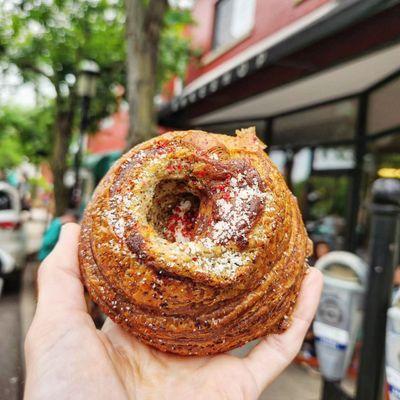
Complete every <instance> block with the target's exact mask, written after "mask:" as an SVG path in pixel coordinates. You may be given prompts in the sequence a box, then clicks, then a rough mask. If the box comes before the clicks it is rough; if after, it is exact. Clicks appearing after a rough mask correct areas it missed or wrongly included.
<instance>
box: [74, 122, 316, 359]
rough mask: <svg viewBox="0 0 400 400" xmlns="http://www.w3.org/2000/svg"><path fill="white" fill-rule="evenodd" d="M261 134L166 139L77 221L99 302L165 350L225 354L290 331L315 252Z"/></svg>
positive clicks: (136, 151)
mask: <svg viewBox="0 0 400 400" xmlns="http://www.w3.org/2000/svg"><path fill="white" fill-rule="evenodd" d="M264 147H265V146H264V145H263V144H262V143H261V142H260V141H259V140H258V139H257V137H256V135H255V131H254V129H247V130H242V131H238V132H237V134H236V136H226V135H217V134H208V133H206V132H202V131H185V132H171V133H167V134H164V135H162V136H160V137H157V138H154V139H152V140H149V141H147V142H145V143H142V144H141V145H139V146H136V147H135V148H133V149H132V150H130V151H129V152H128V153H126V154H125V155H124V156H123V157H122V158H121V159H120V160H119V161H118V162H117V163H116V164H115V165H114V166H113V167H112V169H111V170H110V171H109V173H108V174H107V175H106V176H105V177H104V178H103V180H102V182H101V183H100V185H99V186H98V188H97V189H96V191H95V194H94V196H93V199H92V201H91V202H90V204H89V205H88V207H87V209H86V211H85V215H84V219H83V222H82V229H81V237H80V248H79V261H80V268H81V272H82V276H83V280H84V283H85V285H86V287H87V289H88V291H89V294H90V296H91V297H92V299H93V300H94V301H95V302H96V303H97V304H98V305H99V306H100V307H101V309H102V310H103V311H104V312H105V313H106V314H107V315H108V316H109V317H110V318H111V319H112V320H114V321H115V322H116V323H118V324H120V325H121V326H122V327H123V328H124V329H125V330H127V331H129V332H130V333H132V334H133V335H134V336H135V337H137V338H138V339H139V340H141V341H143V342H145V343H147V344H149V345H151V346H154V347H156V348H158V349H159V350H162V351H168V352H172V353H177V354H182V355H189V354H197V355H205V354H215V353H220V352H225V351H228V350H230V349H233V348H235V347H238V346H240V345H243V344H245V343H246V342H248V341H250V340H253V339H255V338H258V337H260V336H263V335H267V334H271V333H279V332H282V331H284V330H285V329H286V327H287V326H288V324H289V320H290V315H291V313H292V310H293V307H294V304H295V302H296V299H297V294H298V292H299V289H300V285H301V282H302V279H303V277H304V274H305V272H306V268H307V264H306V258H307V256H308V255H309V254H310V250H311V246H310V240H309V239H308V236H307V233H306V231H305V228H304V225H303V222H302V219H301V215H300V212H299V209H298V206H297V201H296V199H295V197H294V196H293V195H292V194H291V193H290V191H289V190H288V188H287V186H286V184H285V182H284V180H283V178H282V176H281V175H280V173H279V171H278V170H277V168H276V167H275V165H274V164H273V163H272V162H271V161H270V159H269V158H268V156H267V155H266V154H265V152H264Z"/></svg>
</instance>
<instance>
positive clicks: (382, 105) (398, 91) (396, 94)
mask: <svg viewBox="0 0 400 400" xmlns="http://www.w3.org/2000/svg"><path fill="white" fill-rule="evenodd" d="M399 98H400V78H398V79H396V80H394V81H391V82H389V83H388V84H386V85H385V86H383V87H381V88H380V89H377V90H376V91H374V92H373V93H372V94H371V96H370V100H369V104H368V133H369V134H374V133H379V132H382V131H385V130H388V129H392V128H394V127H396V126H400V113H399Z"/></svg>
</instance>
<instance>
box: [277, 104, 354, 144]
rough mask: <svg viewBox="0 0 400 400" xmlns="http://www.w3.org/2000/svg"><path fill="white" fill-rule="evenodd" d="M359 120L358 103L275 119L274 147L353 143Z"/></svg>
mask: <svg viewBox="0 0 400 400" xmlns="http://www.w3.org/2000/svg"><path fill="white" fill-rule="evenodd" d="M356 118H357V102H356V100H346V101H341V102H339V103H334V104H328V105H325V106H320V107H317V108H313V109H311V110H306V111H299V112H297V113H294V114H290V115H286V116H283V117H279V118H276V119H275V120H274V145H286V144H288V143H290V144H292V145H312V144H318V143H321V142H323V143H329V142H336V141H339V140H349V139H350V140H351V139H353V138H354V133H355V126H356Z"/></svg>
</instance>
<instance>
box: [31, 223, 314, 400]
mask: <svg viewBox="0 0 400 400" xmlns="http://www.w3.org/2000/svg"><path fill="white" fill-rule="evenodd" d="M78 236H79V226H78V225H76V224H67V225H65V226H64V227H63V228H62V232H61V235H60V239H59V242H58V244H57V246H56V247H55V249H54V250H53V252H52V253H51V254H50V255H49V256H48V257H47V258H46V259H45V260H44V262H43V263H42V265H41V266H40V268H39V274H38V285H39V298H38V304H37V310H36V314H35V317H34V320H33V322H32V325H31V327H30V329H29V332H28V335H27V338H26V342H25V354H26V366H27V378H26V385H25V396H24V398H25V400H35V399H40V400H47V399H49V400H50V399H51V400H54V399H57V400H63V399H74V400H79V399H85V400H91V399H95V400H102V399H113V400H120V399H174V400H178V399H208V400H213V399H257V397H258V396H259V395H260V394H261V392H262V391H263V390H264V389H265V387H267V386H268V385H269V384H270V383H271V382H272V381H273V380H274V379H275V378H276V377H277V376H278V375H279V374H280V373H281V372H282V371H283V370H284V369H285V368H286V366H287V365H288V364H289V363H290V362H291V361H292V359H293V358H294V356H295V355H296V354H297V352H298V351H299V348H300V346H301V343H302V340H303V337H304V335H305V334H306V332H307V329H308V326H309V325H310V322H311V320H312V318H313V316H314V313H315V311H316V308H317V305H318V301H319V297H320V293H321V289H322V277H321V273H320V272H319V271H317V270H315V269H314V268H312V269H310V273H309V274H308V275H307V276H306V277H305V279H304V282H303V285H302V289H301V293H300V296H299V300H298V303H297V306H296V309H295V311H294V314H293V322H292V325H291V326H290V328H289V329H288V330H287V331H286V332H284V333H283V334H281V335H270V336H268V337H265V338H263V339H262V340H261V341H260V343H259V344H258V345H257V346H256V347H255V348H254V349H252V350H251V352H250V353H249V354H248V355H247V356H246V357H245V358H238V357H235V356H233V355H229V354H221V355H216V356H208V357H182V356H176V355H172V354H165V353H161V352H159V351H158V350H155V349H153V348H151V347H148V346H146V345H144V344H142V343H140V342H139V341H137V340H136V339H135V338H133V337H132V336H130V335H129V334H127V333H126V332H124V331H123V330H122V329H121V328H120V327H119V326H118V325H116V324H114V323H113V322H112V321H111V320H110V319H107V321H106V322H105V324H104V326H103V328H102V329H101V330H98V329H96V327H95V325H94V323H93V321H92V319H91V317H90V315H89V314H88V313H87V308H86V303H85V299H84V289H83V285H82V282H81V279H80V273H79V266H78V258H77V253H78Z"/></svg>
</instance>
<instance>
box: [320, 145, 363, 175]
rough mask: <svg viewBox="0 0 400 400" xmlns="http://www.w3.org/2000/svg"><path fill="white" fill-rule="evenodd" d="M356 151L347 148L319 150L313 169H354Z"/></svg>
mask: <svg viewBox="0 0 400 400" xmlns="http://www.w3.org/2000/svg"><path fill="white" fill-rule="evenodd" d="M354 165H355V161H354V150H353V149H352V148H346V147H336V148H317V149H315V152H314V164H313V168H314V169H315V170H318V171H324V170H337V169H351V168H354Z"/></svg>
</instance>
